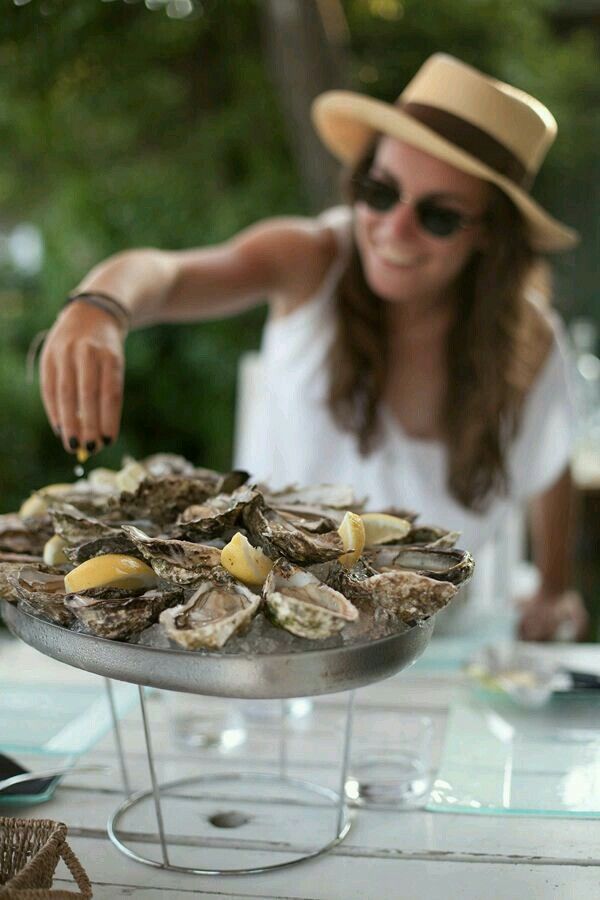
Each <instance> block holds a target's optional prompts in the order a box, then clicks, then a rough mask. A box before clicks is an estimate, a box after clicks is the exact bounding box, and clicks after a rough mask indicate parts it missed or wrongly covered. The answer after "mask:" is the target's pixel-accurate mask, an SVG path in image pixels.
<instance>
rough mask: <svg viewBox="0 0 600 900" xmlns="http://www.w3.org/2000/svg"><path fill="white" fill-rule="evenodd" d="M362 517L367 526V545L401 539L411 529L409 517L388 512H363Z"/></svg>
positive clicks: (371, 545)
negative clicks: (392, 514) (401, 516)
mask: <svg viewBox="0 0 600 900" xmlns="http://www.w3.org/2000/svg"><path fill="white" fill-rule="evenodd" d="M361 519H362V522H363V525H364V526H365V547H373V546H375V545H376V544H388V543H390V542H392V541H401V540H402V538H405V537H406V535H407V534H408V532H409V531H410V522H409V521H408V519H401V518H400V517H399V516H390V515H388V513H375V512H374V513H363V515H362V516H361Z"/></svg>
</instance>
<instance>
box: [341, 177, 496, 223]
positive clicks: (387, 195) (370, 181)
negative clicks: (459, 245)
mask: <svg viewBox="0 0 600 900" xmlns="http://www.w3.org/2000/svg"><path fill="white" fill-rule="evenodd" d="M351 183H352V187H353V192H354V202H355V203H356V202H360V203H366V205H367V206H368V207H369V209H371V210H373V211H374V212H379V213H385V212H389V211H390V210H391V209H393V208H394V206H396V204H398V203H408V202H409V201H408V200H406V199H405V198H403V196H402V190H401V189H399V188H398V187H395V186H394V185H392V184H387V183H386V182H385V181H380V180H379V179H378V178H373V177H372V176H371V175H362V176H360V177H356V178H353V179H352V182H351ZM414 207H415V212H416V214H417V219H418V220H419V225H420V226H421V228H422V229H423V231H426V232H427V234H430V235H432V236H433V237H437V238H448V237H452V235H453V234H456V232H457V231H459V230H461V229H465V228H469V227H470V226H471V225H474V224H475V223H476V222H478V221H480V219H481V218H482V217H480V216H479V217H476V216H466V215H464V214H463V213H459V212H457V211H456V210H454V209H448V207H447V206H440V205H439V204H438V203H436V202H435V201H433V200H426V199H423V200H418V201H417V202H416V203H415V205H414Z"/></svg>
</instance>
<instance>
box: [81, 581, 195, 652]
mask: <svg viewBox="0 0 600 900" xmlns="http://www.w3.org/2000/svg"><path fill="white" fill-rule="evenodd" d="M181 597H182V592H181V589H180V588H173V587H171V588H168V589H166V590H165V589H158V588H153V589H151V590H144V589H143V588H142V589H140V590H137V591H135V590H131V589H130V588H92V589H91V590H88V591H80V592H78V593H73V594H67V596H66V597H65V601H64V605H65V607H66V608H67V610H68V611H69V612H70V613H71V614H72V615H73V616H75V618H76V619H77V620H78V621H79V622H80V624H81V625H82V626H83V629H84V630H85V631H87V632H88V633H90V634H95V635H97V636H98V637H104V638H108V639H109V640H126V639H127V638H129V637H132V636H133V635H134V634H138V632H140V631H143V630H144V628H148V626H149V625H152V624H153V623H154V622H156V621H157V619H158V617H159V615H160V613H161V612H162V611H163V610H164V609H166V608H167V607H168V606H172V605H173V604H174V603H178V602H179V601H180V600H181Z"/></svg>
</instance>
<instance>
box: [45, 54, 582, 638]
mask: <svg viewBox="0 0 600 900" xmlns="http://www.w3.org/2000/svg"><path fill="white" fill-rule="evenodd" d="M314 120H315V124H316V127H317V130H318V131H319V133H320V135H321V137H322V138H323V140H324V142H325V143H326V145H327V146H328V147H329V148H330V149H331V150H332V151H333V152H334V153H335V154H336V155H337V156H338V157H339V158H340V159H342V160H343V161H344V162H345V163H347V164H348V166H349V167H350V170H349V175H348V179H347V187H348V190H349V205H348V206H347V207H342V208H338V209H336V210H331V211H329V212H328V213H325V214H324V215H323V216H321V217H318V218H316V219H292V218H290V219H273V220H267V221H263V222H260V223H258V224H257V225H255V226H253V227H251V228H249V229H247V230H246V231H243V232H242V233H241V234H239V235H237V236H236V237H234V238H233V239H232V240H231V241H228V242H227V243H225V244H222V245H220V246H217V247H211V248H207V249H197V250H190V251H183V252H161V251H158V250H133V251H128V252H125V253H122V254H119V255H117V256H114V257H112V258H110V259H109V260H107V261H105V262H104V263H102V264H100V265H99V266H97V267H96V268H95V269H93V270H92V271H91V272H90V273H89V274H88V275H87V276H86V278H84V280H83V281H82V282H81V284H80V285H79V287H78V289H77V292H76V294H75V295H72V297H71V299H70V301H69V302H68V305H67V306H66V308H65V309H64V310H63V311H62V312H61V314H60V315H59V317H58V319H57V322H56V323H55V325H54V327H53V328H52V330H51V332H50V334H49V336H48V339H47V341H46V345H45V348H44V352H43V357H42V393H43V398H44V404H45V407H46V410H47V413H48V417H49V419H50V422H51V423H52V425H53V427H54V429H55V430H56V432H57V434H59V435H60V436H61V437H62V441H63V444H64V446H65V449H67V450H70V451H75V450H76V449H77V448H78V447H87V448H88V449H89V450H90V451H94V450H95V449H96V448H98V447H100V446H101V444H102V443H104V444H107V443H109V442H110V441H112V440H114V439H115V438H116V436H117V433H118V428H119V417H120V409H121V402H122V386H123V371H124V364H123V344H124V338H125V334H126V329H127V325H128V324H129V320H130V321H131V323H132V324H133V325H134V326H142V325H149V324H152V323H155V322H182V321H187V320H196V319H202V318H208V317H212V316H220V315H229V314H232V313H235V312H238V311H240V310H243V309H246V308H248V307H249V306H251V305H253V304H256V303H259V302H261V301H262V300H264V298H265V297H266V298H268V301H269V304H270V318H269V323H268V325H267V328H266V332H265V336H264V341H263V368H264V379H265V383H264V386H263V389H262V391H261V407H262V412H261V413H260V414H257V415H256V417H255V420H254V424H253V429H252V439H251V440H250V442H249V443H248V446H247V447H246V449H245V453H244V458H243V459H240V460H239V462H240V463H243V465H244V466H245V467H246V468H249V469H250V470H251V471H253V472H254V473H255V474H257V475H260V476H264V477H269V478H270V480H271V482H272V483H287V482H291V481H298V482H300V483H309V482H314V481H342V482H349V483H351V484H353V485H354V486H355V488H356V489H357V491H358V492H359V493H361V494H366V495H368V497H369V501H370V506H371V507H372V508H382V507H389V506H403V507H405V508H406V507H408V508H413V509H415V510H417V511H419V512H420V513H421V515H422V519H423V521H439V522H442V523H444V524H447V525H448V526H449V527H452V528H454V529H456V530H460V531H462V538H461V545H462V546H465V547H466V548H468V549H471V550H473V551H475V552H476V551H477V548H478V547H479V546H481V545H483V544H484V543H485V542H486V541H487V540H488V539H489V538H491V537H492V535H493V534H494V532H495V531H496V529H497V528H498V527H499V525H500V524H501V522H502V520H503V518H504V516H505V515H506V513H507V511H508V509H509V508H510V504H511V503H513V502H514V501H516V500H519V501H520V500H525V499H530V500H531V501H532V511H533V516H532V524H533V543H534V554H535V559H536V562H537V564H538V567H539V569H540V573H541V584H540V588H539V590H538V591H537V592H536V594H535V596H534V597H532V598H530V600H529V603H528V605H527V606H526V609H525V612H524V613H523V617H522V621H521V634H522V635H523V636H524V637H526V638H530V639H548V638H551V637H552V636H553V635H554V633H555V631H556V628H557V627H558V626H559V625H560V624H561V623H565V622H566V623H568V624H570V625H571V626H572V627H573V628H574V630H575V632H576V633H577V634H581V633H582V632H583V631H584V629H585V626H586V613H585V610H584V608H583V606H582V604H581V601H580V599H579V598H578V596H577V595H576V594H575V593H573V592H569V591H568V590H567V588H568V549H567V540H566V533H567V528H566V523H567V522H568V519H569V505H570V479H569V469H568V460H569V452H570V433H571V410H570V404H569V398H568V392H567V386H566V377H565V362H564V357H563V353H562V350H561V328H560V323H559V322H558V321H557V319H556V318H553V317H552V316H550V315H547V314H545V313H543V312H542V311H541V310H540V309H538V308H536V307H535V306H534V305H533V303H531V302H530V300H528V299H527V297H526V287H527V281H528V277H529V275H530V274H531V272H532V270H533V266H534V265H535V264H536V263H537V261H538V256H539V253H540V252H541V251H554V250H560V249H564V248H567V247H569V246H571V245H572V244H574V243H575V240H576V236H575V234H574V232H573V231H571V230H570V229H568V228H566V227H565V226H563V225H561V224H560V223H558V222H556V221H555V220H554V219H552V218H551V217H550V216H549V215H548V214H547V213H545V212H544V210H542V209H541V207H539V206H538V205H537V204H536V203H535V202H534V201H533V200H532V199H531V197H530V196H529V194H528V186H529V185H530V183H531V180H532V178H533V176H534V175H535V173H536V172H537V169H538V168H539V165H540V164H541V161H542V159H543V157H544V155H545V153H546V151H547V149H548V147H549V145H550V144H551V143H552V140H553V138H554V135H555V131H556V123H555V122H554V119H553V118H552V116H551V114H550V113H549V112H548V110H547V109H546V108H545V107H543V106H542V104H540V103H539V102H538V101H536V100H534V99H533V98H532V97H529V96H528V95H526V94H523V93H522V92H520V91H517V90H516V89H514V88H511V87H509V86H507V85H504V84H501V83H500V82H497V81H495V80H493V79H491V78H488V77H487V76H485V75H482V74H481V73H480V72H478V71H476V70H475V69H473V68H471V67H470V66H467V65H465V64H464V63H461V62H460V61H458V60H456V59H453V58H452V57H449V56H446V55H443V54H436V55H435V56H433V57H431V58H430V59H429V60H428V61H427V62H426V63H425V65H424V66H423V67H422V68H421V69H420V70H419V72H418V73H417V75H416V76H415V77H414V78H413V80H412V81H411V82H410V84H409V85H408V87H407V88H406V89H405V91H404V92H403V94H402V95H401V97H400V98H399V100H398V102H397V104H396V105H389V104H385V103H381V102H379V101H375V100H372V99H371V98H368V97H363V96H360V95H357V94H351V93H346V92H331V93H328V94H325V95H323V96H322V97H320V98H318V99H317V101H316V103H315V107H314Z"/></svg>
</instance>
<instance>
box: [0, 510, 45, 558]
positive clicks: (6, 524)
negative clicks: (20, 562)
mask: <svg viewBox="0 0 600 900" xmlns="http://www.w3.org/2000/svg"><path fill="white" fill-rule="evenodd" d="M52 531H53V529H52V522H51V520H50V517H49V516H48V515H43V516H34V517H31V518H27V519H22V518H21V516H19V515H18V513H5V514H4V515H0V552H2V553H23V554H28V555H31V556H41V555H42V553H43V552H44V544H45V543H46V541H47V540H48V539H49V538H51V537H52Z"/></svg>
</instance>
